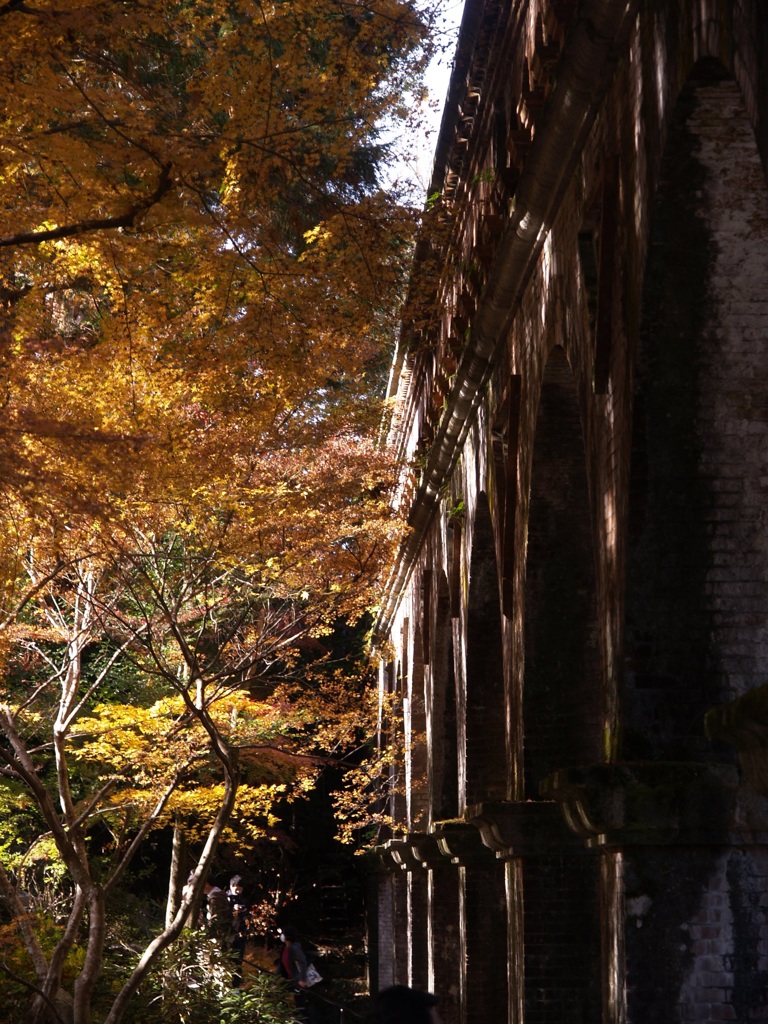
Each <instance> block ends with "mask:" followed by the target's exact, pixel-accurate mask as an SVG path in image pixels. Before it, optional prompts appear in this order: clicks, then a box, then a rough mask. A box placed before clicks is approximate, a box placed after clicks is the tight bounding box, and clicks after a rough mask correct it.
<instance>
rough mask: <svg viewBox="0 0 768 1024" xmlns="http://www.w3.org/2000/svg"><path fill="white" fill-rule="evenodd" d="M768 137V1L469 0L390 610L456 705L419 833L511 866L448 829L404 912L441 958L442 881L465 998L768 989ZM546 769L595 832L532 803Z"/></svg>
mask: <svg viewBox="0 0 768 1024" xmlns="http://www.w3.org/2000/svg"><path fill="white" fill-rule="evenodd" d="M766 167H768V5H766V4H764V3H763V2H762V0H642V2H640V0H638V2H634V3H630V4H629V5H625V4H617V3H615V2H609V0H580V2H578V3H577V2H576V0H510V2H509V3H507V4H500V3H495V2H494V0H468V5H467V15H466V19H465V26H464V29H463V33H462V40H461V42H460V45H459V51H458V54H457V58H456V63H455V71H454V75H453V78H452V83H451V92H450V96H449V101H448V106H447V113H446V118H445V120H444V123H443V129H442V131H441V137H440V142H439V145H438V158H437V163H436V172H435V182H434V190H435V191H438V192H440V193H441V196H442V199H441V205H440V216H441V217H442V227H441V232H442V233H441V235H440V237H439V238H435V239H433V240H432V242H430V243H429V244H425V246H424V247H423V248H422V249H421V250H420V256H419V260H418V261H417V265H416V268H415V277H414V280H415V286H414V287H415V288H416V289H417V290H418V289H423V290H424V291H425V292H429V293H430V294H431V293H434V294H436V295H437V305H438V309H437V311H436V312H435V314H434V317H433V322H432V323H431V324H430V325H427V326H424V324H423V318H422V321H420V322H419V323H418V324H416V323H411V322H410V321H409V322H408V323H407V324H406V326H405V327H404V334H403V344H402V346H401V349H400V352H399V354H398V358H397V361H396V364H395V373H394V376H393V392H392V393H393V395H396V396H397V402H396V408H395V413H394V416H393V431H392V442H393V445H394V447H395V450H396V451H397V452H398V454H399V456H400V457H401V458H402V461H403V479H402V487H401V490H400V493H399V500H400V501H401V503H402V507H403V509H404V511H405V512H406V513H407V514H408V515H409V517H410V526H411V529H410V531H409V534H408V536H407V538H406V540H405V542H404V546H403V553H402V557H401V559H400V561H399V562H398V564H397V566H396V567H395V569H394V571H393V576H392V580H391V583H390V586H389V588H388V589H387V591H386V592H385V593H384V594H383V598H382V609H383V610H382V614H381V617H380V620H379V624H378V626H379V630H380V632H381V633H382V634H383V635H384V636H385V637H386V638H388V639H389V640H390V641H391V644H392V646H393V648H394V650H395V651H396V655H395V662H396V665H395V668H394V670H393V671H391V672H389V673H388V674H387V673H386V672H383V673H382V687H383V688H384V689H387V688H391V687H392V686H393V685H395V681H396V680H397V679H398V678H400V679H402V680H403V681H404V689H403V692H406V693H408V694H409V695H410V705H409V706H410V709H411V710H410V712H409V713H410V714H411V726H410V728H411V730H412V731H413V732H415V731H416V725H417V724H418V723H420V722H423V723H424V726H425V728H426V744H425V747H424V749H422V750H415V749H413V750H412V755H411V757H412V761H411V764H410V772H411V777H412V778H414V779H415V778H416V777H417V775H418V774H419V773H418V772H417V771H416V766H417V765H419V764H423V765H425V767H426V779H427V787H426V791H416V789H415V788H414V791H413V792H412V793H411V795H410V798H409V800H408V801H406V802H404V803H401V802H398V800H397V799H396V798H395V797H394V795H393V800H392V803H391V806H392V809H393V811H394V814H395V818H396V828H395V834H396V835H397V834H398V831H397V827H398V826H399V828H400V832H401V833H402V834H403V835H408V834H409V833H411V832H412V831H413V830H414V829H416V830H418V831H419V832H422V833H423V834H424V836H429V835H434V836H437V835H439V834H440V830H441V828H443V831H445V828H444V826H445V824H446V821H449V823H451V825H452V826H455V825H456V824H457V822H459V823H463V825H464V827H469V828H470V830H471V827H474V825H473V823H478V824H477V827H478V829H480V827H481V826H480V824H479V823H482V836H483V840H484V841H485V842H486V843H487V844H488V845H489V846H490V847H491V848H492V850H493V852H494V853H495V855H496V857H497V860H498V864H499V871H498V873H493V872H492V873H491V875H490V879H491V880H492V881H491V884H490V885H489V884H488V878H484V876H483V874H482V871H487V870H489V869H488V866H487V865H486V866H485V867H484V868H482V870H481V869H480V868H478V867H477V864H476V863H475V862H474V861H472V860H471V859H470V860H467V861H466V862H464V861H462V862H461V866H460V867H459V866H457V865H456V864H452V863H451V857H452V854H451V853H450V851H448V850H447V849H442V848H441V847H438V844H437V843H435V850H437V851H438V852H437V853H436V854H435V855H436V856H437V857H441V856H442V857H443V858H444V861H445V863H444V865H443V866H442V867H437V866H435V865H434V864H432V863H430V865H429V866H428V867H425V866H422V867H421V868H418V867H413V868H412V869H411V870H414V871H418V870H422V871H425V872H427V877H428V889H427V896H426V897H423V896H419V893H422V894H423V892H424V887H423V884H422V881H419V880H417V879H416V877H415V876H413V877H412V878H411V882H410V890H409V891H410V907H411V909H410V914H411V925H410V926H409V927H410V931H409V928H408V927H406V928H405V929H404V930H403V934H402V935H401V934H400V932H399V931H395V932H393V933H392V934H391V936H390V938H391V942H390V948H391V950H392V951H393V952H392V953H391V954H390V953H388V950H387V944H386V942H384V940H383V937H384V933H385V931H386V926H385V925H383V924H382V923H381V921H382V920H383V919H382V918H380V925H379V933H378V934H379V945H378V953H377V956H378V959H379V960H380V961H382V962H383V961H385V960H386V959H387V957H388V956H389V957H390V960H391V962H392V963H393V964H395V965H399V964H402V963H404V962H407V963H409V964H410V968H409V969H410V971H411V975H410V976H411V977H412V979H413V980H414V981H415V980H416V979H417V977H418V978H421V977H423V972H422V969H421V967H417V965H418V963H419V958H418V955H417V954H416V952H415V945H416V943H417V941H418V938H417V936H418V935H420V934H423V932H424V922H423V919H422V918H421V917H420V916H419V915H420V912H421V908H419V907H416V906H415V901H417V900H418V899H420V898H426V901H427V906H426V911H425V914H426V933H427V936H428V938H427V945H428V964H427V982H428V983H429V984H430V985H432V986H434V988H435V989H436V990H437V991H438V992H439V993H440V994H443V995H444V997H445V1006H446V1011H447V1019H448V1020H449V1022H450V1024H466V1022H468V1021H470V1020H471V1021H475V1020H477V1021H478V1022H479V1021H480V1020H493V1021H497V1020H503V1019H506V1020H507V1021H508V1024H523V1022H527V1024H539V1022H541V1024H546V1022H548V1021H555V1020H558V1021H605V1022H610V1024H649V1022H656V1021H659V1022H664V1024H675V1022H705V1021H711V1022H714V1021H728V1020H734V1021H739V1022H748V1021H754V1020H768V1000H767V999H766V992H767V991H768V973H767V972H768V948H767V946H766V944H767V943H768V919H767V915H768V897H766V895H765V893H766V889H768V885H767V884H766V882H768V855H767V854H766V852H765V850H766V846H765V845H764V844H765V843H766V840H767V839H768V786H766V785H764V784H763V783H762V782H761V781H760V779H761V778H762V776H761V772H760V771H759V770H755V761H757V762H760V759H761V758H762V757H764V749H765V747H764V746H762V747H761V745H760V744H761V743H762V742H764V741H763V740H761V739H760V737H763V736H764V729H765V726H764V724H763V722H762V720H761V719H758V718H754V719H750V720H748V721H746V722H745V721H743V720H741V721H740V724H739V729H740V730H741V731H740V732H739V730H738V729H737V730H731V732H730V733H728V736H729V739H730V742H733V743H734V744H735V745H736V746H737V748H738V751H739V753H741V754H742V755H743V757H747V754H748V755H749V757H750V758H751V759H752V761H751V762H750V764H751V768H750V773H749V775H748V777H747V776H745V777H743V778H741V780H740V781H739V778H738V775H737V774H736V772H735V769H734V766H736V765H738V763H739V762H738V759H737V756H736V750H735V749H734V748H733V747H732V746H729V745H727V744H726V743H725V742H723V741H718V742H713V741H712V740H710V739H709V738H708V736H707V735H706V733H705V729H704V717H705V714H706V713H707V712H708V711H709V709H711V708H713V707H715V706H718V705H727V704H729V702H732V701H734V700H735V699H737V698H740V697H743V696H744V695H745V694H754V693H755V692H756V691H757V692H759V691H758V688H759V687H761V686H763V685H766V684H768V514H767V513H766V508H768V504H767V501H766V499H767V498H768V400H766V394H768V353H767V351H766V338H768V186H767V185H766ZM409 687H410V689H409ZM422 691H423V695H424V697H423V699H424V708H423V716H422V712H421V707H420V704H419V700H420V695H421V693H422ZM739 706H740V707H741V706H742V705H739ZM748 714H757V713H756V712H748ZM710 717H711V716H710ZM723 735H726V733H723ZM761 751H762V752H761ZM419 758H421V761H419ZM605 762H611V763H614V764H615V765H616V766H617V770H616V771H614V770H613V768H611V770H610V772H609V773H606V771H605V764H604V763H605ZM601 763H602V767H601ZM622 763H623V764H625V765H626V767H627V770H626V772H625V773H624V774H623V775H622V772H621V770H620V769H621V766H622ZM697 763H701V764H708V765H709V766H710V767H709V768H708V769H707V770H706V771H705V770H704V769H702V770H701V771H699V769H695V768H694V769H693V770H691V771H689V768H692V766H694V765H695V764H697ZM718 763H724V764H725V765H726V767H725V768H724V769H722V770H720V769H719V768H718V769H717V770H715V769H714V768H713V767H712V766H713V765H715V764H718ZM744 763H745V764H746V763H747V762H746V761H745V762H744ZM589 766H597V767H595V768H594V770H590V768H589ZM665 766H666V767H665ZM681 766H682V767H681ZM580 768H583V770H581V771H579V770H574V769H580ZM758 768H759V764H758ZM569 769H570V771H569ZM707 772H709V774H707ZM601 773H602V774H601ZM422 774H424V773H422ZM764 777H765V778H766V779H768V772H766V773H765V776H764ZM601 779H602V780H603V781H602V782H601V781H600V780H601ZM686 779H687V780H690V781H688V782H681V780H686ZM747 779H749V780H751V782H750V781H748V780H747ZM697 780H698V781H697ZM542 784H544V786H545V792H546V793H547V795H548V797H551V798H553V799H555V800H557V801H558V804H559V806H560V807H561V808H562V813H563V819H564V821H565V822H567V825H568V827H569V828H570V829H571V830H572V833H573V835H572V836H571V838H570V841H572V842H574V843H580V844H581V846H580V847H579V850H578V851H577V852H574V850H573V848H572V846H569V840H566V839H564V838H563V833H559V832H558V831H557V830H556V829H552V828H551V827H550V826H549V825H547V824H546V823H547V822H548V821H549V819H548V817H547V815H546V814H543V815H539V816H536V815H533V816H531V818H530V820H531V822H538V823H539V824H532V825H531V826H530V834H521V832H520V830H519V828H517V827H516V826H515V825H514V822H515V821H517V820H518V818H517V817H515V815H511V814H507V813H506V811H505V808H507V809H509V807H510V806H513V807H517V806H519V805H522V804H523V803H525V802H532V801H533V802H535V801H539V800H541V799H542V796H541V794H542V790H541V786H542ZM414 785H415V784H414ZM579 786H581V787H582V789H581V790H579ZM601 786H604V787H605V788H604V789H601V788H600V787H601ZM686 786H688V789H686ZM709 786H715V787H717V792H716V793H714V792H713V791H711V790H709V789H708V788H707V787H709ZM590 787H592V788H590ZM595 787H597V789H595ZM707 793H709V794H710V796H711V800H710V801H709V804H708V803H707ZM548 806H549V805H543V804H542V805H537V807H539V808H544V810H546V808H547V807H548ZM526 820H528V819H526ZM575 836H578V837H579V838H578V840H577V839H576V838H575ZM440 849H442V853H440V852H439V851H440ZM505 861H506V866H504V862H505ZM502 869H503V870H502ZM392 871H393V873H394V872H396V871H399V872H400V873H401V874H402V872H401V869H400V867H399V865H398V866H397V867H395V864H394V863H393V864H392ZM503 879H506V888H505V889H504V891H502V880H503ZM486 899H490V901H491V902H490V904H489V905H487V906H486V903H485V900H486ZM394 906H395V904H394V903H393V908H394ZM483 925H485V927H483ZM393 926H394V920H393ZM409 935H410V938H409V937H408V936H409ZM407 949H410V953H408V954H407V955H405V954H404V953H403V950H407ZM404 955H405V960H404V959H403V957H404ZM497 958H501V959H497ZM490 964H493V967H492V968H491V967H489V965H490ZM505 966H506V970H505ZM387 970H390V968H388V967H386V966H383V967H382V969H381V970H380V972H379V975H380V977H382V978H384V977H387V976H389V975H387ZM397 970H398V977H400V973H399V967H398V968H397ZM494 979H498V981H497V983H495V981H494ZM445 1015H446V1014H444V1016H445Z"/></svg>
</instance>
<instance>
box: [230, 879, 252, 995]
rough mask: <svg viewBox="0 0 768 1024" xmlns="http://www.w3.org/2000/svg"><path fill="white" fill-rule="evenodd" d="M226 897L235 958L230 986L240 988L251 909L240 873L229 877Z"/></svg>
mask: <svg viewBox="0 0 768 1024" xmlns="http://www.w3.org/2000/svg"><path fill="white" fill-rule="evenodd" d="M227 899H228V900H229V905H230V907H231V909H232V953H233V956H234V960H235V971H234V973H233V975H232V987H233V988H240V986H241V984H242V982H243V960H244V958H245V947H246V944H247V942H248V912H249V911H250V909H251V907H250V903H249V901H248V898H247V897H246V895H245V889H244V886H243V879H242V877H241V876H240V875H233V876H232V878H230V880H229V888H228V889H227Z"/></svg>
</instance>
